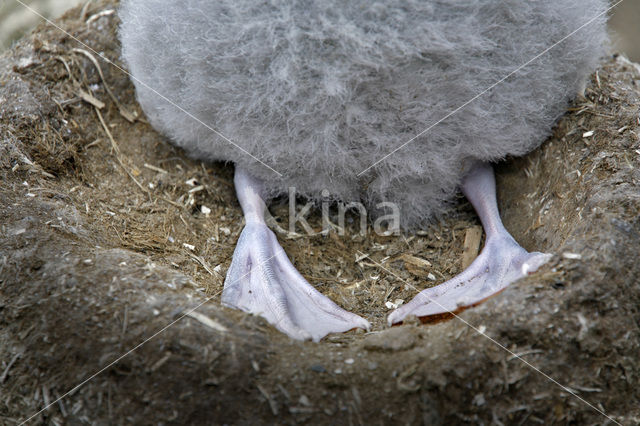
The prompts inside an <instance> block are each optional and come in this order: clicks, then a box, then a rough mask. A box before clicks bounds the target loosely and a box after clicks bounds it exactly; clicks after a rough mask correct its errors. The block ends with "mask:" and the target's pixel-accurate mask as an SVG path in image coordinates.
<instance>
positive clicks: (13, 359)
mask: <svg viewBox="0 0 640 426" xmlns="http://www.w3.org/2000/svg"><path fill="white" fill-rule="evenodd" d="M18 358H20V354H19V353H17V354H15V355H14V356H13V358H11V361H9V364H8V365H7V368H5V369H4V372H3V373H2V376H0V383H4V381H5V380H7V376H8V375H9V370H10V369H11V367H13V364H14V363H15V362H16V361H17V360H18Z"/></svg>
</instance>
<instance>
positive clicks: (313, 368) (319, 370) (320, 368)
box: [311, 364, 327, 373]
mask: <svg viewBox="0 0 640 426" xmlns="http://www.w3.org/2000/svg"><path fill="white" fill-rule="evenodd" d="M311 371H315V372H316V373H326V372H327V370H325V368H324V367H323V366H321V365H320V364H316V365H312V366H311Z"/></svg>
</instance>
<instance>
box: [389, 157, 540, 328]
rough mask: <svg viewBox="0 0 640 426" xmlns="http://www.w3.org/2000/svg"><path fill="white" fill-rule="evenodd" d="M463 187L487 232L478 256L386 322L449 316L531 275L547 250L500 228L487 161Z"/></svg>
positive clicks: (500, 223)
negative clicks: (525, 246)
mask: <svg viewBox="0 0 640 426" xmlns="http://www.w3.org/2000/svg"><path fill="white" fill-rule="evenodd" d="M462 192H463V193H464V195H465V196H466V197H467V199H468V200H469V201H470V202H471V204H472V205H473V207H474V208H475V210H476V212H477V213H478V216H479V217H480V221H481V222H482V226H483V228H484V231H485V234H486V241H485V246H484V248H483V249H482V252H481V253H480V255H479V256H478V257H477V258H476V259H475V260H474V262H473V263H472V264H471V265H469V267H468V268H467V269H465V270H464V271H463V272H462V273H461V274H460V275H457V276H456V277H454V278H452V279H451V280H449V281H447V282H444V283H442V284H440V285H437V286H435V287H432V288H428V289H426V290H423V291H421V292H420V293H419V294H418V295H417V296H416V297H415V298H414V299H413V300H411V302H409V303H407V304H406V305H403V306H401V307H399V308H398V309H396V310H395V311H393V312H392V313H391V314H390V315H389V317H388V318H387V322H388V323H389V325H393V324H396V323H399V322H402V321H403V320H404V319H405V318H406V317H407V316H409V315H415V316H417V317H419V318H421V319H422V320H423V321H428V320H430V319H439V318H444V317H447V316H450V315H451V314H455V313H457V312H460V311H462V310H463V309H465V308H468V307H471V306H475V305H477V304H478V303H480V302H482V301H484V300H485V299H487V298H489V297H491V296H492V295H494V294H496V293H498V292H500V291H501V290H503V289H504V288H505V287H507V286H508V285H509V284H511V283H512V282H514V281H516V280H517V279H519V278H521V277H524V276H526V275H527V274H531V273H533V272H535V271H536V269H538V267H540V266H541V265H543V264H544V263H546V262H547V261H548V260H549V258H550V257H551V255H549V254H544V253H539V252H533V253H529V252H527V251H526V250H525V249H523V248H522V247H520V245H518V243H517V242H516V240H514V239H513V237H512V236H511V235H510V234H509V232H508V231H507V230H506V229H505V227H504V225H503V224H502V221H501V220H500V214H499V213H498V204H497V202H496V184H495V177H494V175H493V169H492V168H491V166H490V165H489V164H486V163H477V164H476V165H475V166H474V167H473V168H472V169H471V171H470V172H469V173H468V174H467V176H466V177H465V178H464V180H463V182H462Z"/></svg>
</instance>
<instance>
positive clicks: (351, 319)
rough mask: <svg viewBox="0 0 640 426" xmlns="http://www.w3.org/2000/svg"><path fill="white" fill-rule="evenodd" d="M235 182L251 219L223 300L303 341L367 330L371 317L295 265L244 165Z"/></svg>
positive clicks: (236, 251)
mask: <svg viewBox="0 0 640 426" xmlns="http://www.w3.org/2000/svg"><path fill="white" fill-rule="evenodd" d="M234 181H235V185H236V192H237V194H238V200H239V201H240V205H241V206H242V209H243V211H244V213H245V219H246V222H247V224H246V226H245V228H244V229H243V230H242V233H241V234H240V238H239V239H238V244H237V246H236V249H235V251H234V253H233V259H232V261H231V266H230V267H229V270H228V272H227V278H226V280H225V284H224V290H223V292H222V303H223V304H224V305H226V306H228V307H232V308H237V309H241V310H243V311H245V312H249V313H252V314H256V315H260V316H262V317H263V318H265V319H266V320H267V321H268V322H269V323H270V324H272V325H273V326H274V327H276V328H277V329H278V330H280V331H282V332H283V333H285V334H287V335H288V336H290V337H291V338H294V339H298V340H305V339H313V340H314V341H318V340H320V339H322V338H323V337H324V336H326V335H327V334H329V333H341V332H345V331H348V330H351V329H353V328H364V329H366V330H368V329H369V327H370V325H369V322H368V321H367V320H365V319H364V318H361V317H359V316H358V315H355V314H352V313H350V312H347V311H345V310H344V309H342V308H340V307H339V306H338V305H336V304H335V303H334V302H332V301H331V300H330V299H329V298H328V297H326V296H323V295H322V294H321V293H320V292H319V291H317V290H316V289H315V288H314V287H313V286H312V285H311V284H309V283H308V282H307V280H305V279H304V277H303V276H302V275H301V274H300V273H299V272H298V271H297V270H296V268H295V267H294V266H293V264H291V261H290V260H289V258H288V257H287V254H286V253H285V252H284V250H283V249H282V247H281V246H280V244H279V243H278V240H277V238H276V236H275V234H274V233H273V231H271V230H270V229H269V228H268V227H267V225H266V224H265V222H264V209H265V208H266V207H265V204H264V201H263V200H262V197H261V194H260V192H261V186H260V182H258V181H256V180H255V179H253V178H252V177H251V176H250V175H248V174H247V173H246V172H244V171H243V170H241V169H236V177H235V179H234Z"/></svg>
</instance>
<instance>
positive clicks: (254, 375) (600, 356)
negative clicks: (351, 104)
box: [0, 1, 640, 424]
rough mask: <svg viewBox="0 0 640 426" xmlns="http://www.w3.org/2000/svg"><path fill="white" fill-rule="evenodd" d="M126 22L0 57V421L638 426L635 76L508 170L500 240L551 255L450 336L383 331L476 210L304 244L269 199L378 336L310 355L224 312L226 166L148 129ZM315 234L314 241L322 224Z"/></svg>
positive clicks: (624, 77) (464, 255)
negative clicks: (120, 30) (123, 35)
mask: <svg viewBox="0 0 640 426" xmlns="http://www.w3.org/2000/svg"><path fill="white" fill-rule="evenodd" d="M116 8H117V4H116V3H113V2H107V1H98V2H93V3H89V5H88V6H86V7H85V8H83V9H81V8H78V9H73V10H71V11H70V12H68V13H67V14H66V15H65V16H63V17H62V18H61V19H60V20H59V21H58V22H57V23H56V25H57V26H59V27H60V28H57V27H56V26H53V25H50V24H47V25H42V26H40V27H39V28H38V29H36V31H35V32H34V33H33V34H31V35H30V36H28V37H26V38H25V39H23V40H22V41H20V42H19V43H18V44H17V45H15V46H14V48H13V49H12V50H11V51H9V52H7V53H5V54H4V55H3V56H2V57H0V175H1V178H0V218H2V219H1V220H0V231H1V235H0V330H1V331H0V391H1V394H2V395H3V397H2V398H1V400H0V420H2V423H7V424H13V423H19V422H21V421H22V420H25V419H27V418H29V417H30V416H32V415H33V414H35V413H37V412H38V411H40V410H41V409H42V408H44V407H46V406H48V405H49V404H51V403H52V402H55V403H54V404H53V405H51V406H50V407H49V408H48V409H47V410H45V411H43V412H41V413H40V414H38V415H37V416H36V417H34V418H33V421H37V422H41V423H47V424H49V423H52V424H66V423H69V424H82V423H91V424H107V423H108V424H111V423H117V424H119V423H135V424H151V423H154V424H157V423H165V424H170V423H176V424H186V423H188V424H199V423H208V424H210V423H230V424H244V423H250V424H262V423H264V424H272V423H274V422H278V423H283V424H295V423H317V424H395V423H398V424H421V423H427V424H438V423H443V424H449V423H462V422H469V423H490V422H495V423H500V422H502V423H509V424H525V423H536V422H539V423H547V422H549V423H550V422H562V423H568V422H574V423H581V424H582V423H601V422H605V421H610V420H609V419H608V418H607V417H606V416H608V417H609V418H611V419H613V420H615V421H617V422H620V423H622V424H635V423H637V422H638V421H640V409H639V408H638V406H637V403H636V401H638V400H640V390H639V388H638V386H637V384H638V380H639V371H640V370H639V365H638V364H639V361H638V359H637V353H638V351H639V349H640V348H639V346H640V331H639V326H640V312H639V308H638V306H640V286H639V285H638V278H637V277H638V276H639V272H640V267H639V266H638V262H637V256H638V251H639V249H640V172H639V170H640V169H639V166H640V123H639V120H640V106H639V105H640V104H639V100H640V91H639V89H638V83H639V82H640V67H639V66H638V65H636V64H633V63H630V62H629V61H627V60H626V59H625V58H624V57H622V56H613V57H611V58H608V59H607V60H605V61H604V62H603V64H602V65H601V67H600V68H599V69H598V71H597V72H596V73H595V74H594V75H593V77H592V79H591V83H590V85H589V87H588V88H587V90H586V93H585V97H584V98H581V99H579V100H577V101H576V102H575V104H574V105H573V106H572V107H571V109H570V111H569V112H568V113H567V115H566V116H565V117H564V118H563V119H562V120H560V122H559V123H558V125H557V127H556V129H555V132H554V136H553V137H552V138H550V139H549V140H548V141H547V142H546V143H545V144H544V145H543V146H542V147H541V148H540V149H538V150H536V151H535V152H533V153H531V154H530V155H528V156H526V157H524V158H518V159H512V160H510V161H507V162H505V163H503V164H500V165H498V167H497V179H498V196H499V201H500V207H501V211H502V213H503V217H504V221H505V224H506V227H507V228H508V229H509V230H510V231H511V232H512V234H513V235H514V237H515V238H516V239H517V240H518V241H520V242H521V243H523V245H524V247H525V248H527V249H531V250H533V249H535V250H540V251H546V252H549V253H553V254H555V255H556V256H555V258H554V260H553V261H552V262H551V263H550V264H549V265H547V266H545V267H544V268H542V270H541V271H540V272H539V273H537V274H535V275H533V276H531V277H529V278H528V279H526V280H522V281H520V282H518V283H516V284H514V285H512V286H510V287H509V288H508V289H507V290H506V291H504V292H503V293H501V294H500V295H499V296H497V297H494V298H492V299H490V300H489V301H488V302H486V303H484V304H482V305H480V306H479V307H477V308H473V309H470V310H467V311H465V312H464V313H462V314H461V315H460V317H459V319H455V318H454V319H452V320H449V321H444V322H440V323H438V324H432V325H425V326H421V325H419V324H418V323H411V322H410V323H409V324H405V325H403V326H400V327H394V328H391V329H388V328H386V327H385V325H384V319H385V317H386V314H387V313H388V312H389V310H390V306H392V305H393V304H397V303H401V302H402V301H406V300H409V299H410V298H411V297H413V295H414V294H415V293H416V292H417V291H418V290H420V289H422V288H425V287H427V286H433V285H436V284H438V283H440V282H443V281H445V280H446V279H448V278H451V277H452V276H454V275H455V274H457V273H459V272H460V271H461V270H462V268H463V266H464V265H463V264H464V263H468V262H469V260H470V259H471V258H472V257H473V255H474V254H475V253H476V252H477V250H478V244H479V243H480V238H479V237H478V226H479V223H478V222H477V219H476V217H475V215H474V214H473V211H472V209H471V207H470V206H469V205H468V204H466V202H464V200H460V203H459V206H458V208H457V209H456V212H457V213H456V214H455V215H454V216H451V217H449V218H448V219H446V220H444V221H443V222H441V223H438V224H436V225H434V226H432V227H431V228H429V229H425V230H423V231H421V232H417V233H415V234H402V235H389V236H382V235H378V234H376V233H375V232H373V231H372V229H371V224H368V225H367V226H368V228H367V231H366V232H364V234H363V233H361V229H360V223H359V217H358V216H357V215H355V214H353V215H351V216H348V217H347V221H346V224H345V227H344V229H334V230H333V231H331V232H329V233H328V234H327V233H321V232H317V233H314V234H312V235H307V233H304V234H291V233H289V232H287V231H286V230H287V229H288V208H287V207H288V200H287V199H282V200H277V201H276V203H274V204H273V205H272V206H271V213H272V215H273V217H274V220H273V222H272V226H273V228H274V229H276V230H278V236H279V239H280V241H281V242H282V244H283V246H284V248H285V250H286V251H287V253H289V254H290V255H291V256H292V260H293V262H294V264H295V266H296V267H297V268H298V269H299V270H300V272H301V273H302V274H303V275H304V276H305V277H306V278H307V279H308V280H309V281H310V282H311V283H313V284H314V285H316V286H317V288H318V289H319V290H320V291H321V292H322V293H324V294H326V295H328V296H329V297H331V298H332V299H333V300H334V301H336V302H337V303H338V304H340V305H341V306H343V307H344V308H345V309H348V310H350V311H353V312H355V313H357V314H359V315H362V316H363V317H365V318H367V319H369V320H370V321H371V322H372V323H373V325H374V328H373V330H372V332H370V333H362V332H352V333H347V334H343V335H332V336H329V337H328V338H326V339H324V340H323V341H321V342H320V343H317V344H316V343H311V342H304V343H301V342H294V341H291V340H289V339H288V338H287V337H286V336H283V335H281V334H280V333H278V332H277V331H275V330H274V329H272V328H271V327H270V326H269V325H268V324H266V322H264V321H263V320H261V319H260V318H257V317H253V316H249V315H245V314H244V313H241V312H238V311H234V310H229V309H225V308H222V307H221V306H220V304H219V296H220V293H221V290H222V285H223V278H224V275H225V272H226V268H227V267H228V265H229V263H230V259H231V254H232V252H233V248H234V245H235V241H236V239H237V237H238V235H239V233H240V231H241V227H242V214H241V210H240V207H239V205H238V204H237V201H236V199H235V194H234V191H233V186H232V175H233V169H232V167H231V166H228V165H224V164H205V163H201V162H197V161H193V160H191V159H189V158H188V157H186V156H185V155H184V153H183V152H181V151H180V150H177V149H175V148H173V147H172V146H170V145H169V144H167V143H166V141H165V140H163V138H162V137H161V136H160V135H158V134H157V133H156V132H154V130H153V129H151V127H150V126H149V125H148V123H146V121H145V119H144V116H143V115H142V113H141V111H140V108H139V106H138V105H137V104H136V101H135V96H134V92H133V87H132V85H131V83H130V82H129V80H128V77H127V75H126V74H125V73H124V72H123V71H122V69H121V67H122V64H121V62H120V56H119V45H118V42H117V37H116V29H117V25H118V18H117V15H116ZM105 58H107V59H108V60H109V61H107V60H105ZM299 202H300V204H304V203H305V201H304V200H299ZM308 221H309V224H310V225H311V227H312V228H313V229H314V230H316V231H319V230H320V229H321V227H322V222H321V215H320V212H318V211H313V212H312V213H311V214H310V215H309V219H308ZM379 264H384V265H385V268H384V269H381V268H379V267H378V265H379ZM199 305H202V306H200V307H199V308H198V309H197V310H195V311H193V308H195V307H197V306H199ZM167 326H168V327H167ZM143 342H144V344H142V345H141V346H139V345H140V344H141V343H143ZM132 349H135V350H133V351H131V350H132ZM130 351H131V352H130ZM523 360H524V361H526V363H525V362H523ZM527 363H528V364H527ZM532 366H533V367H535V368H536V369H539V370H540V371H542V372H544V374H546V375H548V376H549V377H551V378H553V380H555V381H556V382H557V383H554V382H553V381H551V380H549V378H548V377H545V375H543V374H541V373H540V372H539V371H536V370H534V369H533V368H531V367H532ZM95 373H99V374H97V375H95V376H94V374H95ZM89 378H90V380H88V381H86V382H85V380H87V379H89ZM81 383H82V386H80V387H77V388H76V386H77V385H79V384H81ZM558 384H560V385H561V386H560V385H558ZM71 390H73V391H72V392H71V393H69V394H67V393H68V392H69V391H71ZM60 397H62V398H61V399H60V400H59V401H56V400H57V399H58V398H60Z"/></svg>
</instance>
